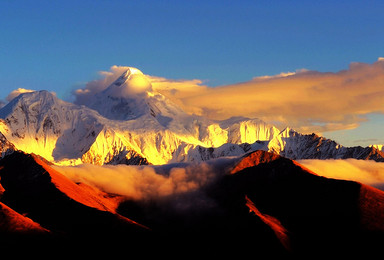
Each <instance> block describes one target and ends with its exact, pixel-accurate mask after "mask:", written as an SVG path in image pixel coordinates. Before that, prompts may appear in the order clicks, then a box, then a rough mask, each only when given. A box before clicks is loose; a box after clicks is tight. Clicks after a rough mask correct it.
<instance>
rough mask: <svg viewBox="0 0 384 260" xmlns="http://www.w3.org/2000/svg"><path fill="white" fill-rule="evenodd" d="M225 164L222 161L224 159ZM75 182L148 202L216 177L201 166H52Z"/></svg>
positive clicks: (181, 191) (205, 166)
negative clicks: (147, 200)
mask: <svg viewBox="0 0 384 260" xmlns="http://www.w3.org/2000/svg"><path fill="white" fill-rule="evenodd" d="M221 161H222V160H221ZM53 167H54V168H55V169H56V170H58V171H59V172H61V173H62V174H64V175H65V176H67V177H68V178H70V179H71V180H73V181H74V182H84V183H86V184H89V185H91V186H94V187H97V188H99V189H101V190H103V191H105V192H108V193H113V194H119V195H123V196H125V197H127V198H129V199H133V200H146V199H154V198H159V197H165V196H169V195H177V194H182V193H185V192H191V191H195V190H197V189H198V188H200V187H201V186H203V185H205V184H207V183H208V182H210V181H211V180H212V179H214V178H215V176H217V173H215V172H214V171H212V166H211V165H209V164H206V163H201V164H198V165H187V166H185V165H184V166H183V167H178V165H177V164H176V165H168V166H163V167H160V166H158V167H157V168H156V167H153V166H128V165H116V166H112V165H104V166H97V165H91V164H82V165H79V166H53Z"/></svg>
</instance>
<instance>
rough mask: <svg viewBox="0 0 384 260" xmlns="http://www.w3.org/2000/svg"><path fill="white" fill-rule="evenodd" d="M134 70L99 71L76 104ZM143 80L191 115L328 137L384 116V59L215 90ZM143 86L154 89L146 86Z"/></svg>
mask: <svg viewBox="0 0 384 260" xmlns="http://www.w3.org/2000/svg"><path fill="white" fill-rule="evenodd" d="M129 68H130V67H124V66H112V67H111V68H110V71H107V72H106V71H103V72H100V74H101V75H102V76H103V77H102V79H99V80H95V81H91V82H88V83H87V84H86V85H85V87H84V88H82V89H77V90H75V91H74V92H73V95H74V97H75V103H77V104H87V99H88V98H89V97H91V96H92V95H94V94H96V93H99V92H101V91H103V90H105V89H106V88H107V87H108V86H109V85H110V84H111V83H112V82H113V81H114V80H116V79H117V78H118V77H119V76H120V75H121V74H122V73H124V71H126V70H127V69H129ZM143 77H144V75H141V74H140V79H138V81H140V82H141V81H142V80H143V82H144V81H146V80H148V81H149V83H150V84H151V86H152V89H153V90H154V91H157V92H159V93H161V94H163V95H165V96H166V97H167V98H169V99H171V100H172V101H173V102H175V103H176V104H177V105H179V106H180V107H182V108H183V109H184V110H185V111H186V112H188V113H193V114H197V115H202V116H206V117H208V118H211V119H220V120H221V119H227V118H230V117H233V116H245V117H250V118H260V119H262V120H264V121H267V122H272V123H275V124H276V126H278V127H285V126H287V125H289V126H290V127H293V128H295V129H296V130H298V131H301V132H324V131H333V130H341V129H353V128H356V127H358V126H359V124H360V123H361V122H363V121H365V120H367V115H368V114H369V113H384V105H383V102H382V100H383V99H384V87H383V84H384V83H383V82H384V59H383V58H379V59H378V60H377V61H376V62H374V63H373V64H367V63H361V62H352V63H351V64H350V66H349V68H348V69H346V70H342V71H339V72H336V73H331V72H318V71H309V70H305V69H302V70H298V71H296V72H288V73H280V74H278V75H275V76H262V77H256V78H253V79H252V80H250V81H247V82H243V83H238V84H233V85H228V86H219V87H214V88H213V87H207V86H205V85H204V84H203V82H202V81H201V80H198V79H193V80H170V79H166V78H161V77H155V76H149V75H145V78H146V80H144V79H143ZM133 81H134V82H136V80H133ZM143 82H141V83H143ZM141 83H140V84H141ZM140 84H139V85H140ZM143 86H147V87H144V88H143V89H147V90H148V89H150V88H149V87H148V86H149V85H148V84H147V83H145V84H144V83H143Z"/></svg>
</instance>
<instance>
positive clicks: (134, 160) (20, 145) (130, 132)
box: [0, 68, 384, 165]
mask: <svg viewBox="0 0 384 260" xmlns="http://www.w3.org/2000/svg"><path fill="white" fill-rule="evenodd" d="M0 133H1V134H2V136H0V137H1V138H2V139H1V138H0V139H1V140H3V139H4V142H3V143H6V144H7V145H8V144H9V143H10V144H13V145H14V148H15V149H19V150H22V151H25V152H28V153H35V154H38V155H40V156H43V157H44V158H46V159H47V160H49V161H51V162H54V163H57V164H80V163H93V164H99V165H102V164H107V163H111V164H118V163H125V164H148V163H151V164H166V163H170V162H182V161H204V160H208V159H212V158H217V157H223V156H238V155H242V154H243V153H245V152H248V151H253V150H258V149H262V150H266V151H272V152H274V153H277V154H280V155H283V156H286V157H288V158H291V159H307V158H320V159H326V158H349V157H353V158H364V159H365V158H368V159H375V160H380V158H381V159H382V158H383V157H384V154H383V153H381V152H380V151H379V150H377V149H376V148H361V149H360V148H359V149H357V148H356V149H355V148H345V147H342V146H341V145H339V144H337V143H335V142H334V141H331V140H328V139H325V138H323V137H319V136H316V135H302V134H300V133H298V132H296V131H294V130H291V129H285V130H283V131H280V130H279V129H277V128H276V127H274V126H272V125H270V124H267V123H265V122H263V121H261V120H259V119H249V118H243V117H237V118H230V119H227V120H223V121H213V120H209V119H207V118H204V117H201V116H196V115H190V114H187V113H185V112H184V111H183V110H182V109H181V108H180V107H178V106H177V105H175V104H174V103H173V102H172V101H170V100H169V99H168V98H167V97H165V96H163V95H162V94H160V93H157V92H155V91H153V90H152V86H151V84H150V83H149V81H148V80H147V79H146V77H145V75H144V74H143V73H142V72H141V71H139V70H138V69H135V68H130V69H128V70H127V71H125V72H124V73H123V74H122V75H121V76H120V77H119V78H117V79H116V81H115V82H113V83H112V84H111V85H110V86H109V87H108V88H106V89H105V90H103V91H101V92H99V93H98V94H96V95H94V96H93V98H92V99H90V100H89V102H88V103H87V106H79V105H75V104H72V103H68V102H64V101H62V100H60V99H58V98H57V97H56V96H55V95H53V94H52V93H50V92H48V91H36V92H31V93H24V94H21V95H20V96H18V97H16V98H15V99H14V100H12V101H11V102H10V103H8V104H7V105H6V106H5V107H3V108H2V109H0ZM1 140H0V141H1ZM3 146H4V145H3ZM4 149H5V148H3V150H4ZM364 149H366V150H364ZM5 151H6V149H5Z"/></svg>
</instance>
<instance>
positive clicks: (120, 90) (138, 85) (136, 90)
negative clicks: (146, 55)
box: [103, 68, 152, 98]
mask: <svg viewBox="0 0 384 260" xmlns="http://www.w3.org/2000/svg"><path fill="white" fill-rule="evenodd" d="M151 90H152V85H151V83H150V82H149V80H148V79H147V77H146V76H145V75H144V74H143V73H142V72H141V71H140V70H138V69H136V68H129V69H127V70H126V71H125V72H124V73H123V74H122V75H121V76H120V77H119V78H117V79H116V80H115V81H114V82H113V83H112V84H111V85H110V86H109V87H108V88H107V89H106V90H104V91H103V92H104V95H108V96H111V97H115V98H116V97H117V98H131V97H132V96H135V95H139V94H143V93H145V92H146V91H151Z"/></svg>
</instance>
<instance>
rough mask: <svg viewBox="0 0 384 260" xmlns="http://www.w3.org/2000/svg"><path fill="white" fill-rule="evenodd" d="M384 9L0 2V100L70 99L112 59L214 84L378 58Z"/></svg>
mask: <svg viewBox="0 0 384 260" xmlns="http://www.w3.org/2000/svg"><path fill="white" fill-rule="evenodd" d="M383 13H384V1H356V0H352V1H334V0H332V1H328V0H323V1H286V0H285V1H282V0H281V1H279V0H277V1H247V0H243V1H209V0H203V1H168V0H162V1H145V0H142V1H113V0H112V1H101V0H92V1H90V0H81V1H72V0H66V1H53V0H51V1H41V0H34V1H18V0H15V1H10V0H3V1H1V2H0V30H1V36H0V84H1V89H0V99H4V98H5V97H6V96H7V95H8V93H9V92H11V91H12V90H14V89H16V88H20V87H21V88H27V89H35V90H40V89H46V90H50V91H55V92H56V93H57V94H58V96H59V97H62V98H67V97H68V96H69V94H70V92H71V91H72V90H73V89H75V88H78V87H79V86H81V85H82V84H84V83H85V82H87V81H90V80H92V79H95V78H97V77H98V74H97V72H98V71H101V70H108V69H109V68H110V67H111V66H112V65H125V66H132V67H137V68H139V69H140V70H142V71H143V72H144V73H145V74H149V75H156V76H162V77H165V78H170V79H201V80H203V81H204V83H205V84H206V85H209V86H213V87H214V86H220V85H226V84H233V83H238V82H244V81H249V80H251V79H252V78H253V77H256V76H263V75H275V74H279V73H281V72H288V71H291V72H294V71H296V70H298V69H302V68H305V69H309V70H315V71H320V72H327V71H329V72H337V71H340V70H343V69H347V68H348V66H349V64H350V63H351V62H363V63H373V62H375V61H376V60H377V58H378V57H383V56H384V33H383V28H384V19H383V18H382V16H383ZM373 118H374V119H375V120H377V118H376V116H374V117H373ZM375 122H376V121H375ZM376 123H377V122H376ZM383 141H384V140H383Z"/></svg>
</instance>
